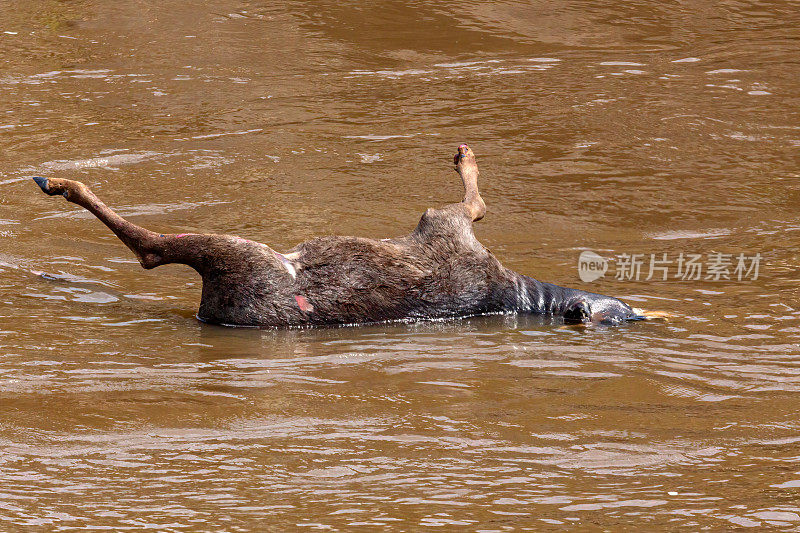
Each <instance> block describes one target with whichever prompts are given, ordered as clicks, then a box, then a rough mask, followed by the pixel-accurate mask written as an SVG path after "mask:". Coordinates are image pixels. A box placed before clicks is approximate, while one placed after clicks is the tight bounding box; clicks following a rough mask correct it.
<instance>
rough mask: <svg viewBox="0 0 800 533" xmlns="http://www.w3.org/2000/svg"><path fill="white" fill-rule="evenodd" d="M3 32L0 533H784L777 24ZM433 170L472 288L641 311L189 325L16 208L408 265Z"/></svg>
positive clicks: (101, 252)
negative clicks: (582, 320)
mask: <svg viewBox="0 0 800 533" xmlns="http://www.w3.org/2000/svg"><path fill="white" fill-rule="evenodd" d="M0 15H2V18H0V163H1V164H0V530H2V531H69V530H73V529H81V530H89V531H95V530H110V531H125V530H136V531H138V530H153V531H298V530H299V531H304V530H306V529H309V530H314V529H324V530H334V531H353V530H362V529H363V530H396V531H423V530H430V529H434V528H439V529H440V530H456V529H459V530H468V531H485V532H489V531H515V530H537V531H541V530H550V529H552V530H564V529H566V528H570V529H578V530H616V531H619V530H630V529H640V530H665V529H668V530H677V529H681V530H690V531H696V530H704V529H710V530H730V529H736V528H744V527H752V528H754V529H756V530H758V529H766V528H776V529H785V530H797V529H798V528H800V501H799V500H800V420H798V411H799V410H800V298H798V282H799V281H800V254H798V252H797V247H796V246H797V243H798V241H800V186H798V178H800V165H798V163H799V162H800V161H799V159H800V157H799V156H798V154H799V152H800V112H799V111H798V110H800V95H799V94H798V81H800V34H798V30H797V28H798V27H800V5H799V4H798V3H797V2H750V1H733V0H727V1H720V2H706V1H701V2H692V3H678V2H656V1H635V2H577V1H576V2H563V1H557V2H515V1H503V2H477V3H470V4H463V3H456V2H429V1H424V0H423V1H416V2H355V1H350V0H338V1H335V2H331V1H328V0H323V1H319V2H295V1H286V2H255V1H230V0H222V1H220V2H214V3H211V2H188V1H182V0H179V1H176V2H153V1H149V0H144V1H139V2H98V1H85V0H73V1H55V0H47V1H44V0H33V1H28V2H13V1H2V2H0ZM461 142H468V143H470V146H472V148H473V149H474V150H475V152H476V154H477V156H478V162H479V165H480V167H481V169H482V174H481V183H480V185H481V188H482V191H483V197H484V198H485V200H486V202H487V204H488V214H487V216H486V218H485V219H484V220H483V221H481V222H479V223H477V224H476V233H477V235H478V237H479V239H481V241H482V242H483V243H484V244H486V245H487V246H488V247H489V248H491V249H492V251H493V252H494V253H495V255H496V256H498V258H499V259H500V260H501V261H503V262H504V264H505V265H506V266H508V267H510V268H512V269H514V270H516V271H518V272H522V273H526V274H529V275H533V276H534V277H537V278H538V279H541V280H546V281H552V282H556V283H559V284H562V285H568V286H574V287H579V288H584V289H588V290H591V291H595V292H602V293H606V294H611V295H615V296H619V297H621V298H623V299H625V300H626V301H628V302H630V303H631V304H633V305H635V306H637V307H641V308H644V309H648V310H656V311H663V312H667V313H671V314H673V315H674V316H673V317H672V318H670V319H669V320H668V321H651V322H645V323H635V324H630V325H626V326H622V327H617V328H597V327H595V328H581V329H574V328H564V327H561V326H559V324H553V323H547V322H543V321H539V320H535V319H532V318H526V317H510V316H501V317H484V318H473V319H468V320H458V321H451V322H440V323H427V324H424V323H419V324H393V325H384V326H370V327H360V328H341V329H325V330H302V331H266V330H249V329H227V328H222V327H216V326H209V325H204V324H201V323H199V322H198V321H197V320H196V319H195V317H194V315H195V312H196V309H197V304H198V301H199V289H200V283H199V278H198V277H197V276H196V275H195V274H194V272H193V271H191V270H190V269H188V268H186V267H176V266H167V267H161V268H158V269H156V270H153V271H144V270H142V269H140V268H139V266H138V264H137V263H136V261H135V259H134V258H133V256H132V255H131V254H130V252H129V251H128V250H127V249H126V248H125V247H124V246H123V245H122V244H121V243H120V242H119V241H118V240H117V239H116V238H115V237H114V236H113V235H112V234H111V233H110V232H109V231H108V230H107V229H106V228H105V227H104V226H102V225H101V224H100V223H99V222H97V221H96V220H95V219H94V218H93V217H91V216H90V215H89V214H88V213H86V212H83V211H81V210H80V209H79V208H77V207H76V206H74V205H71V204H67V203H66V202H63V201H60V200H59V199H51V198H47V197H46V196H44V195H42V194H41V192H40V191H39V190H38V189H37V188H36V186H35V185H34V184H33V183H32V182H31V181H30V179H29V178H30V176H32V175H36V174H42V175H46V176H51V177H68V178H73V179H79V180H82V181H84V182H86V183H87V184H89V185H90V186H91V187H92V188H93V190H94V191H95V192H96V193H97V194H98V195H99V196H100V197H101V198H103V199H104V200H106V201H107V203H109V205H111V206H112V207H114V208H116V209H118V210H119V212H120V213H121V214H123V215H124V216H127V217H129V218H130V219H131V220H133V221H135V222H136V223H138V224H142V225H145V226H147V227H150V228H152V229H157V230H160V231H164V232H175V233H178V232H197V231H206V232H220V233H231V234H236V235H240V236H242V237H246V238H250V239H254V240H257V241H261V242H265V243H269V244H270V245H271V246H273V247H274V248H275V249H277V250H286V249H289V248H291V247H292V246H294V244H296V243H298V242H300V241H303V240H306V239H309V238H311V237H313V236H317V235H324V234H344V235H361V236H368V237H375V238H383V237H391V236H396V235H400V234H404V233H407V232H409V231H410V230H411V229H412V228H413V227H414V225H415V224H416V222H417V220H418V218H419V216H420V214H421V212H422V211H423V210H424V209H425V208H427V207H430V206H437V205H441V204H444V203H448V202H452V201H457V200H459V199H460V197H461V196H460V195H461V188H460V183H459V181H458V177H457V176H456V174H455V173H454V172H453V171H452V154H453V153H454V150H455V147H456V146H457V145H458V144H459V143H461ZM585 251H594V252H596V253H597V254H599V255H600V256H602V257H603V258H605V259H606V260H607V261H608V265H607V266H608V271H607V272H606V274H605V276H603V277H600V278H599V279H596V280H594V281H591V282H586V281H582V280H581V279H579V275H578V274H579V271H578V256H579V254H580V253H581V252H585ZM635 254H638V255H635ZM681 254H683V255H681ZM718 254H722V255H718ZM631 259H632V260H631ZM664 260H665V262H659V261H664ZM690 260H692V261H691V262H692V265H694V266H693V267H692V268H693V269H694V270H692V269H689V268H688V267H689V261H690ZM636 265H638V266H639V269H640V270H637V269H636V268H629V267H635V266H636ZM651 266H654V267H659V266H660V267H661V270H659V269H658V268H656V269H655V270H654V271H653V272H652V273H651V271H650V267H651ZM755 266H757V267H758V272H757V275H756V272H755V270H754V267H755ZM697 268H700V269H701V270H700V271H697V270H696V269H697ZM679 269H680V270H679ZM664 276H666V277H667V279H666V280H664V279H663V278H664ZM726 276H727V277H728V278H730V279H725V278H726ZM648 277H649V278H650V279H647V278H648ZM740 278H741V279H740Z"/></svg>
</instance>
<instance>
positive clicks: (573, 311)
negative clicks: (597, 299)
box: [564, 300, 592, 324]
mask: <svg viewBox="0 0 800 533" xmlns="http://www.w3.org/2000/svg"><path fill="white" fill-rule="evenodd" d="M591 320H592V310H591V309H590V308H589V304H588V303H586V302H584V301H583V300H581V301H579V302H575V303H574V304H572V305H570V306H569V307H568V308H567V310H566V311H564V322H565V323H567V324H582V323H584V322H591Z"/></svg>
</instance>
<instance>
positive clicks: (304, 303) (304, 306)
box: [294, 296, 314, 313]
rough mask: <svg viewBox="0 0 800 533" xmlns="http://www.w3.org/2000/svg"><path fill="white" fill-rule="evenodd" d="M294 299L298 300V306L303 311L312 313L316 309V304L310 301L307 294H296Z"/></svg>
mask: <svg viewBox="0 0 800 533" xmlns="http://www.w3.org/2000/svg"><path fill="white" fill-rule="evenodd" d="M294 299H295V300H297V306H298V307H299V308H300V310H301V311H302V312H304V313H311V312H313V311H314V306H313V305H311V304H310V303H308V300H306V297H305V296H295V297H294Z"/></svg>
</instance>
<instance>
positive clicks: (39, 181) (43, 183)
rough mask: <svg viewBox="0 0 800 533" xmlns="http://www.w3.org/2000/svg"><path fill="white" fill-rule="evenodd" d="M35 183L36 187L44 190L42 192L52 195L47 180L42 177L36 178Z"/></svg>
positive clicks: (34, 178)
mask: <svg viewBox="0 0 800 533" xmlns="http://www.w3.org/2000/svg"><path fill="white" fill-rule="evenodd" d="M33 181H35V182H36V185H38V186H39V188H40V189H42V192H44V193H45V194H50V187H49V186H48V185H47V178H43V177H41V176H34V177H33Z"/></svg>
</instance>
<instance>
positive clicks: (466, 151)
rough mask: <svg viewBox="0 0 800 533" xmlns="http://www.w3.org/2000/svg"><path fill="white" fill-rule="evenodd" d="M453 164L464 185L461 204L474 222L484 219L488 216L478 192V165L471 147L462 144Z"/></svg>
mask: <svg viewBox="0 0 800 533" xmlns="http://www.w3.org/2000/svg"><path fill="white" fill-rule="evenodd" d="M453 164H454V165H455V170H456V172H458V174H459V175H460V176H461V181H462V182H463V183H464V199H463V200H462V201H461V203H462V204H464V206H465V207H466V208H467V211H468V212H469V214H470V216H471V217H472V221H473V222H474V221H477V220H480V219H482V218H483V217H484V215H485V214H486V204H485V203H484V201H483V198H481V195H480V193H479V192H478V163H477V162H476V161H475V154H474V153H472V150H471V149H470V147H469V146H467V145H466V144H462V145H461V146H459V147H458V153H457V154H456V155H455V157H454V158H453Z"/></svg>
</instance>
